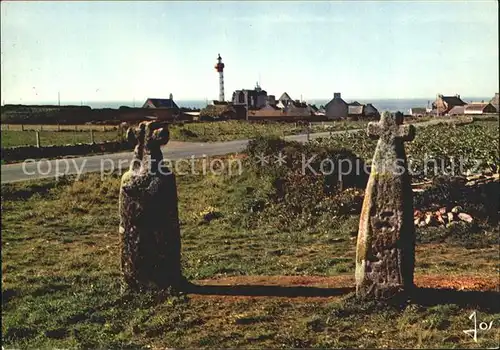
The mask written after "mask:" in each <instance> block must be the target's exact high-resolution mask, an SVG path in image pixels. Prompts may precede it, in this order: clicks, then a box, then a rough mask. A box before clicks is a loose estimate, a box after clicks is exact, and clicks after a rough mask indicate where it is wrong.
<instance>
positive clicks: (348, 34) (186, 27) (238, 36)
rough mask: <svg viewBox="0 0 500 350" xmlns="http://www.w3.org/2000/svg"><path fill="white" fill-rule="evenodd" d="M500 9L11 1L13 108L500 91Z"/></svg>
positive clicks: (7, 74) (6, 13) (6, 94)
mask: <svg viewBox="0 0 500 350" xmlns="http://www.w3.org/2000/svg"><path fill="white" fill-rule="evenodd" d="M497 6H498V5H497V3H496V1H478V0H474V1H472V0H471V1H432V2H424V1H408V2H399V1H398V2H396V1H371V2H369V1H356V2H352V1H351V2H340V1H332V2H327V1H324V2H310V1H308V2H298V1H294V2H285V1H274V2H264V1H262V2H260V1H255V2H244V3H242V2H226V1H224V2H215V1H213V2H208V1H207V2H194V1H193V2H167V1H165V2H161V1H158V2H139V1H137V2H133V1H128V2H125V1H123V2H121V1H120V2H90V1H89V2H84V1H80V2H48V1H47V2H17V1H16V2H5V1H2V3H1V28H2V33H1V34H2V35H1V40H2V75H1V76H2V78H1V79H2V100H3V101H5V103H23V102H24V103H28V102H29V103H33V102H56V101H57V93H58V91H61V98H62V99H63V100H64V101H84V103H85V102H89V101H131V100H132V99H134V98H135V99H136V100H137V101H143V100H144V99H145V98H146V97H148V96H149V97H168V94H169V93H170V92H172V93H173V94H174V98H175V99H179V100H181V99H184V100H185V99H205V98H208V99H216V98H217V97H218V76H217V73H216V71H215V70H214V68H213V66H214V64H215V63H216V57H217V54H218V53H219V52H220V54H221V56H222V58H223V60H224V63H225V64H226V69H225V71H224V74H225V83H226V85H225V88H226V99H229V98H230V97H231V94H232V91H233V90H235V89H241V88H253V87H254V85H255V82H256V81H257V80H259V77H260V81H261V85H262V87H263V88H264V89H265V90H267V91H268V93H269V94H275V95H277V97H279V95H280V94H281V93H282V92H283V91H287V92H288V93H289V94H290V95H292V97H294V98H299V97H300V95H303V97H304V98H305V99H318V98H330V97H331V96H332V94H333V92H334V91H339V92H342V94H343V97H344V96H345V97H352V98H363V99H369V98H412V97H415V98H428V97H433V96H435V95H436V93H438V92H441V93H444V94H455V93H459V94H461V95H464V96H471V97H472V96H481V97H482V96H493V94H494V93H495V92H497V91H498V84H499V82H498V75H499V72H498V19H497V14H498V8H497Z"/></svg>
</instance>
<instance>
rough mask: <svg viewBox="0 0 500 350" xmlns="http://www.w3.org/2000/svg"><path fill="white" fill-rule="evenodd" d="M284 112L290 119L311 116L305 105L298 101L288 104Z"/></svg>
mask: <svg viewBox="0 0 500 350" xmlns="http://www.w3.org/2000/svg"><path fill="white" fill-rule="evenodd" d="M284 112H285V113H286V115H288V116H290V117H310V116H311V115H312V114H311V110H310V109H309V107H308V106H307V104H306V103H303V102H300V101H299V100H295V101H290V102H288V105H287V106H286V107H285V109H284Z"/></svg>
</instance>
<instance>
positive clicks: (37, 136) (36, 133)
mask: <svg viewBox="0 0 500 350" xmlns="http://www.w3.org/2000/svg"><path fill="white" fill-rule="evenodd" d="M35 135H36V147H37V148H40V132H39V131H38V130H37V131H35Z"/></svg>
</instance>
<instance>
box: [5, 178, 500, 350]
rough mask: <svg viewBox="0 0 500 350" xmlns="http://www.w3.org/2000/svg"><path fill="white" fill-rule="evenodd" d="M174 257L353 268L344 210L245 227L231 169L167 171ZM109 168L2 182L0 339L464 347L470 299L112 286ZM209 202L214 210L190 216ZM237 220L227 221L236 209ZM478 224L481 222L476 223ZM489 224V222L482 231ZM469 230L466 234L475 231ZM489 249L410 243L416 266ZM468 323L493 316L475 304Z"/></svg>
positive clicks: (463, 266)
mask: <svg viewBox="0 0 500 350" xmlns="http://www.w3.org/2000/svg"><path fill="white" fill-rule="evenodd" d="M178 183H179V184H178V192H179V199H180V203H179V208H180V220H181V231H182V264H183V272H184V275H185V276H186V277H187V278H188V279H190V280H196V279H204V278H220V277H224V276H239V275H296V276H307V275H316V276H335V275H339V274H340V275H346V274H347V275H353V273H354V254H355V253H354V247H355V241H354V240H353V237H354V236H355V234H356V231H357V224H358V216H357V215H352V216H345V217H342V218H338V219H336V218H330V220H329V221H328V222H326V223H324V224H323V225H319V229H318V230H313V231H311V230H306V229H302V230H295V229H294V228H293V227H295V226H294V225H292V228H291V230H289V232H280V231H278V230H276V229H274V228H272V226H271V225H265V224H262V225H260V226H258V227H255V228H250V227H249V226H248V225H247V224H246V223H245V220H241V217H248V216H249V215H251V214H248V213H245V212H244V211H242V210H243V209H242V208H241V207H240V206H238V205H237V203H236V202H239V201H241V200H245V199H248V198H250V197H252V195H251V194H247V195H243V194H245V193H252V191H249V190H248V189H249V188H250V187H251V188H258V187H259V186H261V182H259V179H257V178H255V177H253V176H252V175H250V174H247V175H243V176H242V177H228V176H222V177H215V176H212V177H204V178H201V177H199V176H179V177H178ZM118 188H119V179H118V177H117V176H112V177H107V178H105V179H104V180H102V181H101V179H100V178H99V176H98V175H95V174H93V175H86V176H85V177H84V179H83V180H82V181H79V182H71V181H65V180H63V181H60V182H53V181H49V180H44V181H38V182H33V183H23V184H15V185H8V186H5V185H3V186H2V196H3V197H2V213H3V218H2V233H3V237H2V295H3V305H2V315H3V321H2V333H3V339H4V343H5V345H6V346H9V347H22V348H33V347H44V348H46V347H58V348H61V347H65V348H67V347H83V348H89V347H92V348H95V347H112V348H114V347H124V346H131V347H140V346H146V345H153V346H168V347H203V346H212V347H233V346H246V347H358V346H360V345H363V346H365V347H368V346H370V347H382V346H388V347H456V346H460V347H477V346H493V345H495V344H496V343H495V342H496V341H498V339H496V338H495V334H494V333H493V332H492V333H491V334H483V335H482V336H481V337H480V338H479V343H478V344H475V343H473V342H472V340H471V339H468V338H467V337H466V336H464V334H463V333H462V332H461V331H462V330H464V329H469V328H470V322H469V321H470V320H469V319H468V318H467V316H468V315H469V314H470V313H471V312H472V311H474V310H475V309H476V308H475V307H474V306H467V307H459V306H455V305H452V304H450V305H437V306H435V307H431V308H427V307H425V306H419V305H418V304H417V305H410V306H407V307H403V308H402V309H401V308H396V309H394V308H382V309H380V310H379V309H377V310H375V311H373V310H372V311H370V310H368V311H367V310H365V309H363V308H362V307H360V306H359V305H356V304H353V303H350V302H349V299H347V300H346V299H345V298H340V299H338V300H335V299H333V300H331V301H329V302H323V301H318V300H314V299H312V300H311V301H308V300H307V299H306V300H301V301H293V300H292V299H279V298H278V299H276V298H260V299H254V298H246V299H245V298H243V299H237V300H225V299H223V298H222V297H215V299H214V298H212V299H210V298H193V297H192V296H191V295H186V296H177V297H175V296H174V297H166V296H162V295H155V294H152V293H141V294H133V293H131V292H128V291H126V290H124V288H123V285H122V280H121V276H120V267H119V261H120V260H119V259H120V257H119V236H118V230H117V227H118V215H117V214H118V212H117V201H118ZM207 208H209V209H208V210H210V211H214V210H216V211H217V212H219V213H220V214H221V216H220V218H218V219H215V220H212V221H210V222H209V223H204V220H203V215H204V213H205V212H206V211H207ZM238 217H240V218H238ZM489 230H494V229H493V228H489ZM496 234H498V231H496ZM476 237H479V236H476ZM497 253H498V251H497V247H496V246H494V245H493V246H483V247H481V248H477V249H474V248H473V249H467V248H465V247H464V246H462V245H459V244H455V245H454V244H442V243H427V244H419V247H418V251H417V267H416V272H417V273H418V274H423V273H443V272H445V273H446V274H454V273H460V274H465V275H470V276H478V275H485V276H492V277H491V278H494V277H493V276H495V273H496V271H497V270H496V269H497V266H496V263H497ZM478 314H479V316H480V317H481V320H487V321H490V320H494V322H495V323H498V322H499V321H500V318H499V317H500V314H498V313H492V311H489V310H488V309H485V310H483V309H479V312H478Z"/></svg>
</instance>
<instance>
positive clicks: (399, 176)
mask: <svg viewBox="0 0 500 350" xmlns="http://www.w3.org/2000/svg"><path fill="white" fill-rule="evenodd" d="M402 123H403V115H402V114H401V113H399V112H398V113H396V114H394V115H393V114H391V113H389V112H384V113H383V115H382V116H381V119H380V121H379V122H371V123H369V124H368V130H367V132H368V135H369V136H370V137H374V138H377V137H378V139H379V140H378V143H377V148H376V149H375V154H374V156H373V162H372V168H371V173H370V178H369V180H368V184H367V186H366V191H365V198H364V201H363V208H362V210H361V217H360V221H359V231H358V241H357V246H356V294H357V296H358V297H360V298H372V299H387V298H391V297H393V296H395V295H396V294H401V293H406V292H409V291H411V289H412V287H413V270H414V265H415V228H414V223H413V192H412V188H411V182H410V176H409V174H408V167H407V160H406V154H405V150H404V146H403V142H404V141H411V140H413V138H414V137H415V127H414V126H413V125H402Z"/></svg>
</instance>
